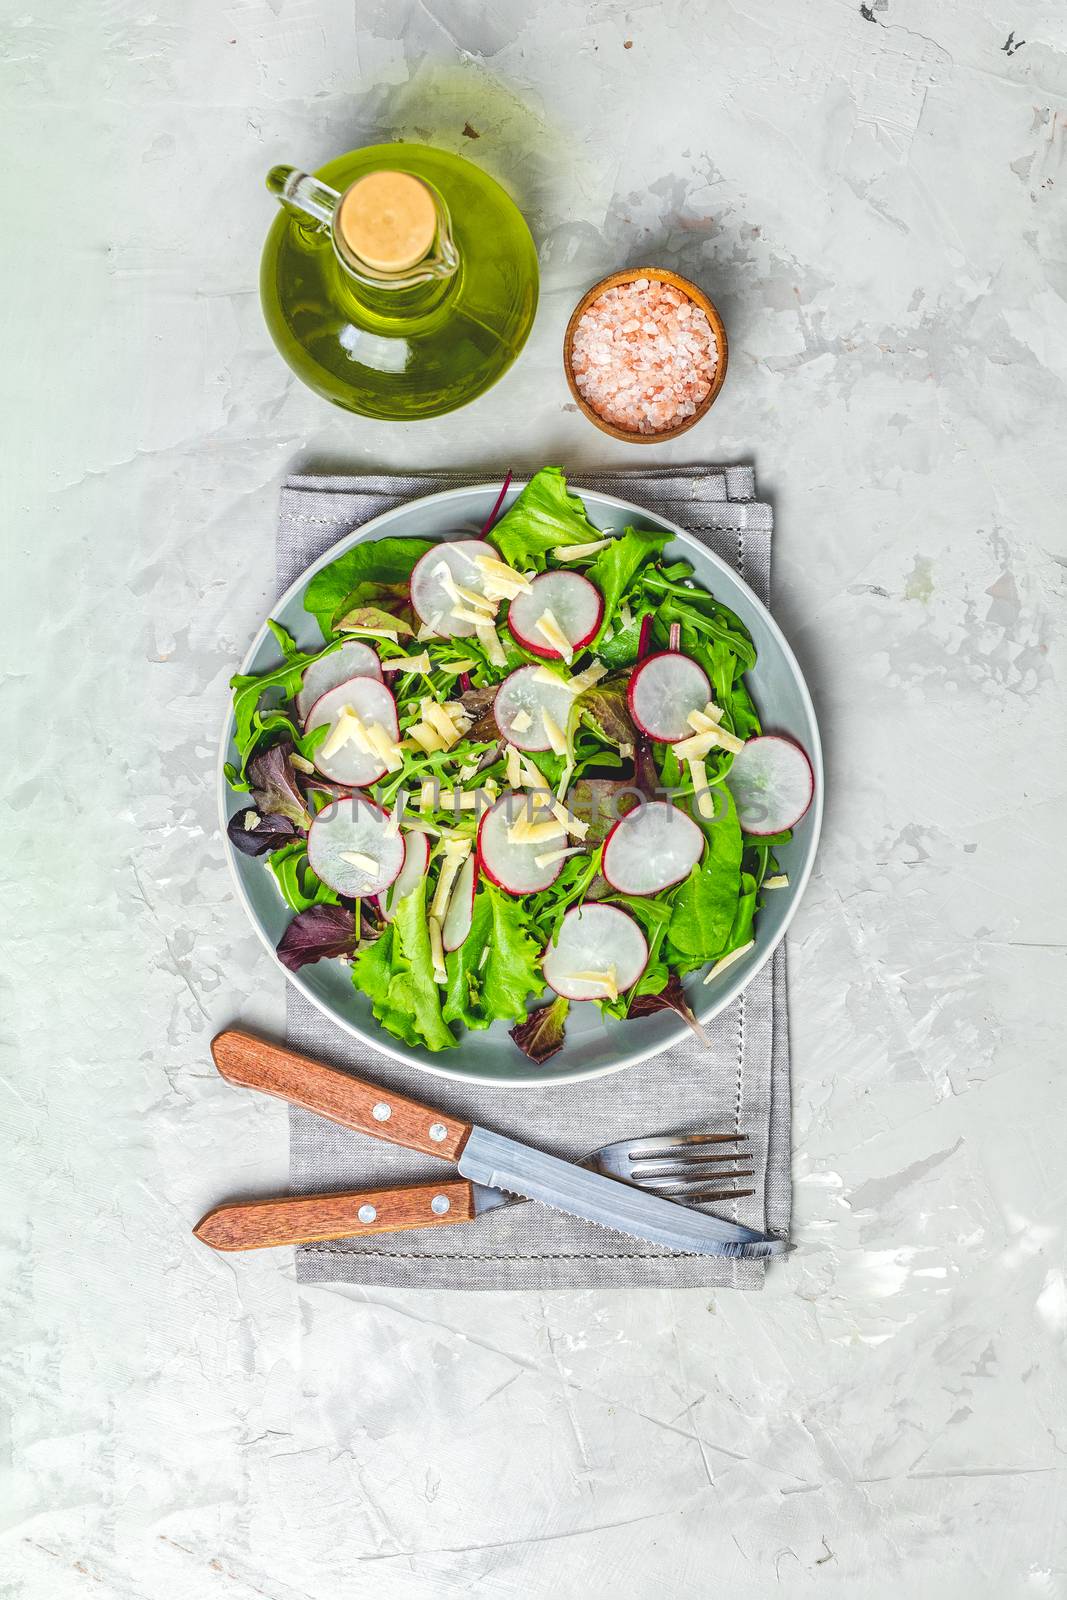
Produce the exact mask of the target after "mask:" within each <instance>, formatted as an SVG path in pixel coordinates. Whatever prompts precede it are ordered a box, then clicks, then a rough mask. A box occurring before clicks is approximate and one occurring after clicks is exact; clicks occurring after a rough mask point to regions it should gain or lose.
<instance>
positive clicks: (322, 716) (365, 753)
mask: <svg viewBox="0 0 1067 1600" xmlns="http://www.w3.org/2000/svg"><path fill="white" fill-rule="evenodd" d="M346 706H347V707H348V708H349V709H350V710H352V711H354V712H355V714H356V716H357V717H359V718H360V720H361V721H362V722H364V723H365V724H368V725H369V724H370V723H372V722H377V723H379V724H380V725H381V726H382V727H383V728H384V729H385V731H386V733H387V734H388V735H389V737H390V739H396V738H398V737H399V733H400V725H399V723H398V722H397V720H396V701H395V700H394V699H393V697H392V695H391V694H390V692H389V690H388V689H387V688H386V687H385V684H384V683H379V682H378V680H377V679H376V678H349V680H348V682H347V683H339V684H338V685H337V687H336V688H335V689H328V690H327V691H326V693H325V694H323V695H320V696H319V698H318V699H317V700H316V701H315V704H314V705H313V706H312V708H311V710H310V712H309V713H308V718H307V721H306V723H305V724H304V732H305V733H310V732H311V731H312V729H314V728H321V727H322V725H323V723H329V725H330V727H331V728H333V726H334V725H335V724H336V723H337V722H338V720H339V719H340V717H341V714H342V712H343V711H344V710H345V707H346ZM330 739H331V735H330V734H327V736H326V739H325V741H324V743H323V744H321V745H320V746H319V748H318V750H316V752H315V755H314V762H315V765H316V767H317V768H318V770H319V771H320V772H321V773H322V775H323V777H324V778H330V779H332V781H333V782H334V783H343V784H345V785H346V787H348V788H350V789H362V788H364V787H365V786H366V785H367V784H368V783H376V782H377V780H378V779H379V778H380V777H381V776H382V774H383V773H384V772H385V770H386V765H385V762H384V761H383V760H382V758H381V756H380V755H379V754H378V752H377V751H376V750H365V749H364V748H363V746H362V745H361V744H360V743H359V742H358V740H356V739H355V738H350V739H347V740H346V741H345V743H344V744H342V745H341V746H339V748H338V749H336V750H333V751H331V753H330V754H329V755H325V754H324V751H325V750H327V749H328V748H329V745H330Z"/></svg>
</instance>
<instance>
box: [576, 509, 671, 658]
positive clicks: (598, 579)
mask: <svg viewBox="0 0 1067 1600" xmlns="http://www.w3.org/2000/svg"><path fill="white" fill-rule="evenodd" d="M670 538H671V536H670V534H669V533H654V532H653V531H652V529H651V528H627V529H626V532H625V533H622V534H620V535H619V537H618V538H617V539H613V540H612V541H611V543H610V544H609V545H608V547H607V549H606V550H601V552H600V554H599V555H598V556H597V558H596V560H595V561H594V562H593V565H592V566H591V567H589V568H588V570H587V571H586V573H585V576H586V577H587V578H588V579H589V581H590V583H595V584H596V586H597V588H598V589H599V590H600V593H601V594H602V595H603V597H604V616H603V620H602V621H601V624H600V632H601V633H603V631H604V629H605V628H607V627H609V626H612V625H613V619H616V618H617V610H618V605H619V601H620V600H621V599H622V597H623V595H624V594H625V593H626V590H627V589H628V588H629V587H630V584H631V583H632V582H633V580H634V578H635V577H636V576H637V573H638V571H639V569H640V568H641V567H643V566H644V565H645V563H646V562H647V561H654V560H655V559H656V557H657V556H659V555H662V553H663V547H664V545H666V544H669V543H670ZM611 642H613V641H611ZM593 649H594V650H595V649H596V641H595V640H594V641H593Z"/></svg>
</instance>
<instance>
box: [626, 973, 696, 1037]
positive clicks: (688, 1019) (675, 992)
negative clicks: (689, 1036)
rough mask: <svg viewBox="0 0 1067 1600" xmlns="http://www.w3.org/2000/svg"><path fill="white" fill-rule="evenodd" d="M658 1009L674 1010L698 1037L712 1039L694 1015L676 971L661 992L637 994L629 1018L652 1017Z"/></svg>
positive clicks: (628, 1014) (630, 1007)
mask: <svg viewBox="0 0 1067 1600" xmlns="http://www.w3.org/2000/svg"><path fill="white" fill-rule="evenodd" d="M656 1011H674V1012H676V1013H677V1015H678V1016H680V1017H681V1019H682V1021H683V1022H684V1023H685V1024H686V1025H687V1027H690V1028H692V1030H693V1032H694V1033H695V1034H696V1036H697V1038H698V1039H700V1040H701V1041H702V1043H704V1044H710V1043H711V1041H710V1039H709V1038H708V1036H707V1034H706V1033H705V1031H704V1029H703V1028H702V1027H701V1025H700V1023H699V1022H698V1021H697V1019H696V1017H695V1016H694V1015H693V1012H692V1010H691V1009H690V1006H689V1002H688V1001H687V1000H686V998H685V991H684V990H683V988H682V980H681V979H680V978H679V976H678V974H677V973H676V972H672V973H671V975H670V977H669V978H668V979H667V982H666V984H665V985H664V987H663V988H662V989H661V990H660V992H659V994H637V995H635V996H634V998H633V999H632V1000H631V1001H630V1006H629V1010H628V1011H627V1013H626V1016H627V1019H629V1018H632V1017H650V1016H652V1014H653V1013H654V1012H656Z"/></svg>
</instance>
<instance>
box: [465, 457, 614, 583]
mask: <svg viewBox="0 0 1067 1600" xmlns="http://www.w3.org/2000/svg"><path fill="white" fill-rule="evenodd" d="M488 537H489V541H490V543H491V544H495V545H496V547H497V549H498V550H499V551H500V554H501V555H502V557H503V558H504V560H505V561H506V562H507V563H508V565H509V566H512V567H519V568H523V569H525V568H527V567H533V568H535V569H536V570H537V571H538V572H543V571H544V570H545V566H546V565H547V559H548V553H549V551H550V550H554V549H555V547H556V546H557V545H561V544H589V543H591V542H592V541H593V540H594V539H599V538H600V537H601V535H600V530H599V528H594V526H593V524H592V523H591V522H590V520H589V518H588V516H587V515H586V510H585V506H584V505H583V504H582V501H581V500H580V499H579V498H578V496H577V495H576V494H569V493H568V491H567V480H566V478H565V477H564V476H563V471H562V468H560V467H542V468H541V471H540V472H538V473H535V474H534V476H533V477H532V478H531V479H530V481H529V483H528V484H527V485H526V487H525V489H524V490H523V491H522V493H521V494H520V495H519V498H518V499H517V500H516V501H515V504H514V505H513V506H510V507H509V509H508V510H507V511H505V512H504V515H503V516H502V517H501V518H500V521H499V522H498V523H497V524H496V526H495V527H494V528H493V529H492V530H491V532H490V533H489V536H488Z"/></svg>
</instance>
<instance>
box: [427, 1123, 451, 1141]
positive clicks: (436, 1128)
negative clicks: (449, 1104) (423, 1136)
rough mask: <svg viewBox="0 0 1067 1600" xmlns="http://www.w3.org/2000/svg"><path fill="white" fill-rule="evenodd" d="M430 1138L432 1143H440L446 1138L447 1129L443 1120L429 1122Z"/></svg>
mask: <svg viewBox="0 0 1067 1600" xmlns="http://www.w3.org/2000/svg"><path fill="white" fill-rule="evenodd" d="M430 1138H431V1139H432V1140H433V1142H434V1144H440V1143H441V1142H442V1140H444V1139H447V1138H448V1129H447V1128H446V1127H445V1125H444V1123H443V1122H431V1123H430Z"/></svg>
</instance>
